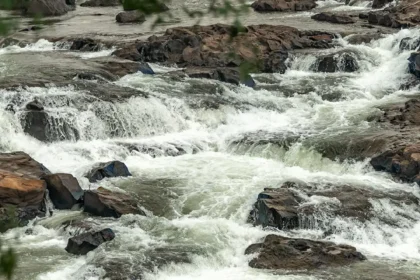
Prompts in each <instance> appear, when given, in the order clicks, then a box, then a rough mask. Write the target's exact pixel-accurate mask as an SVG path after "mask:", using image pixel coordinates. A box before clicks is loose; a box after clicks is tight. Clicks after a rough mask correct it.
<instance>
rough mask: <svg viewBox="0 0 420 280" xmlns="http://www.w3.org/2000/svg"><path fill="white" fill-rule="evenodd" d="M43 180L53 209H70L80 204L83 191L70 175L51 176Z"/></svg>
mask: <svg viewBox="0 0 420 280" xmlns="http://www.w3.org/2000/svg"><path fill="white" fill-rule="evenodd" d="M43 179H44V180H45V181H46V182H47V189H48V194H49V196H50V199H51V201H52V203H53V204H54V206H55V208H57V209H72V207H73V206H74V205H75V204H77V203H79V202H81V199H82V197H83V190H82V188H81V187H80V185H79V182H78V181H77V179H76V178H75V177H73V176H72V175H71V174H64V173H58V174H51V175H46V176H44V177H43Z"/></svg>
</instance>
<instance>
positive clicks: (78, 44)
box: [70, 38, 102, 52]
mask: <svg viewBox="0 0 420 280" xmlns="http://www.w3.org/2000/svg"><path fill="white" fill-rule="evenodd" d="M72 41H73V43H72V45H71V46H70V50H72V51H82V52H94V51H99V50H100V49H101V47H102V45H101V43H100V42H97V41H95V40H93V39H90V38H78V39H73V40H72Z"/></svg>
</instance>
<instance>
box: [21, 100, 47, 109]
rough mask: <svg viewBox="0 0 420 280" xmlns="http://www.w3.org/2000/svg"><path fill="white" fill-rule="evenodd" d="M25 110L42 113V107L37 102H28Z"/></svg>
mask: <svg viewBox="0 0 420 280" xmlns="http://www.w3.org/2000/svg"><path fill="white" fill-rule="evenodd" d="M25 108H26V110H32V111H44V106H43V105H42V104H41V103H40V102H39V101H38V100H34V101H31V102H29V103H28V104H26V106H25Z"/></svg>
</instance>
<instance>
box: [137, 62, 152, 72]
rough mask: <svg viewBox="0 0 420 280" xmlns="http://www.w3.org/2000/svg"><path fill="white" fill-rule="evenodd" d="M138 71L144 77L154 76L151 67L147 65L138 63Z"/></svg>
mask: <svg viewBox="0 0 420 280" xmlns="http://www.w3.org/2000/svg"><path fill="white" fill-rule="evenodd" d="M139 71H140V72H142V73H143V74H146V75H154V74H155V71H153V69H152V67H150V65H149V64H148V63H145V62H142V63H140V68H139Z"/></svg>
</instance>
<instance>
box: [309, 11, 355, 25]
mask: <svg viewBox="0 0 420 280" xmlns="http://www.w3.org/2000/svg"><path fill="white" fill-rule="evenodd" d="M311 19H314V20H316V21H327V22H331V23H337V24H351V23H355V22H356V21H355V20H354V19H353V18H352V17H350V16H348V15H342V14H333V13H328V12H324V13H320V14H316V15H313V16H312V17H311Z"/></svg>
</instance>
